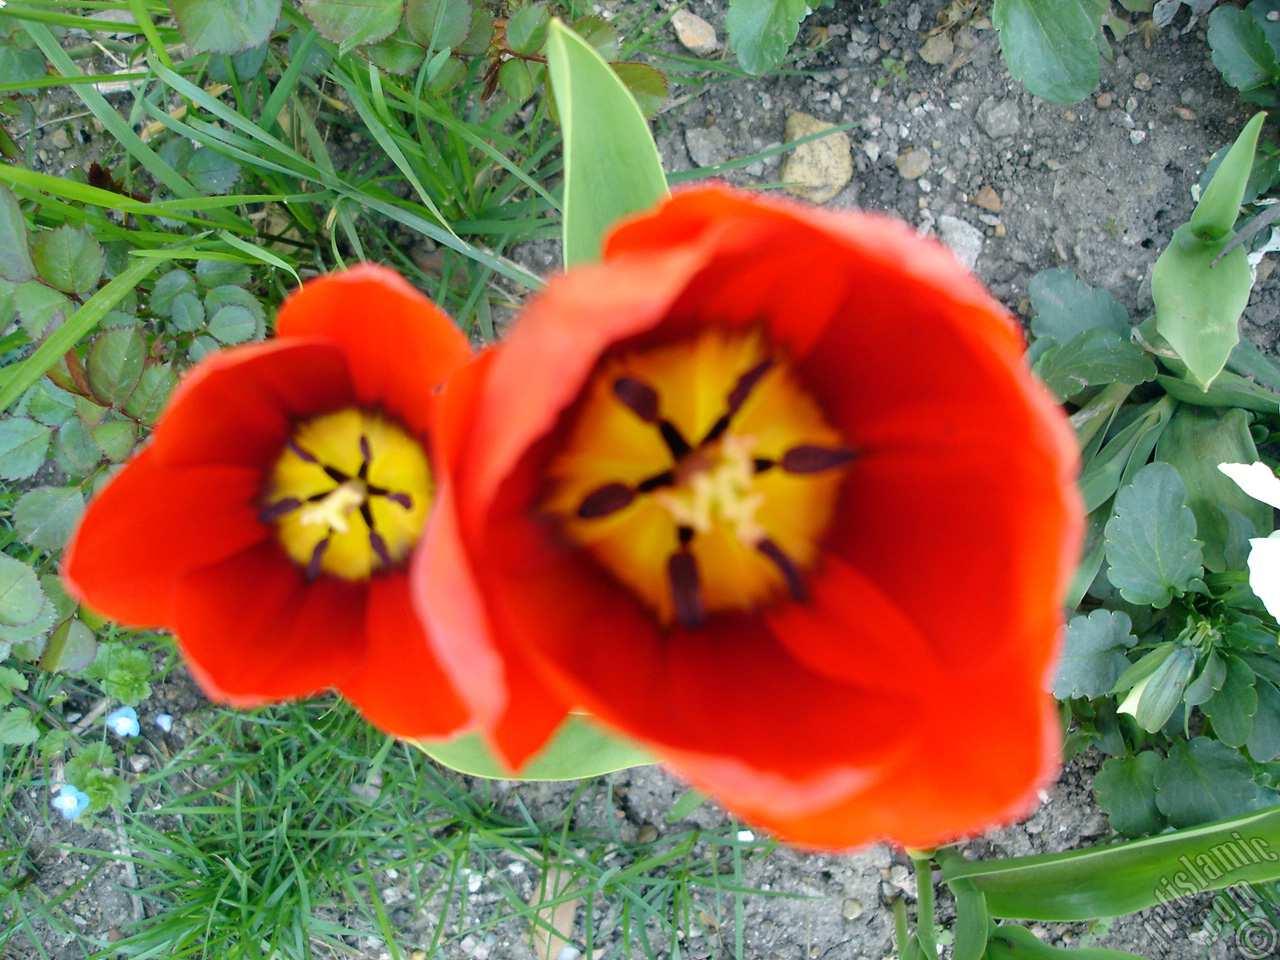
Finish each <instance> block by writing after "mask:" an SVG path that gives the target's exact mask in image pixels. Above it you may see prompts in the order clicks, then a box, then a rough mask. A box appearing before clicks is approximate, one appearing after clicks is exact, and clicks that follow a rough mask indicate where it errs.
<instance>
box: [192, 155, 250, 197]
mask: <svg viewBox="0 0 1280 960" xmlns="http://www.w3.org/2000/svg"><path fill="white" fill-rule="evenodd" d="M187 179H188V180H189V181H191V185H192V186H193V187H195V188H196V189H197V190H199V191H200V192H201V193H210V194H216V195H219V196H220V195H222V194H224V193H226V192H227V191H228V190H230V189H231V188H232V186H234V185H235V182H236V181H237V180H239V179H240V164H238V163H236V162H235V161H234V160H232V159H231V158H230V157H226V156H223V155H222V154H220V153H218V152H217V151H216V150H211V149H209V148H208V147H201V148H200V149H198V150H197V151H196V152H195V153H194V154H193V155H192V157H191V162H190V163H188V164H187Z"/></svg>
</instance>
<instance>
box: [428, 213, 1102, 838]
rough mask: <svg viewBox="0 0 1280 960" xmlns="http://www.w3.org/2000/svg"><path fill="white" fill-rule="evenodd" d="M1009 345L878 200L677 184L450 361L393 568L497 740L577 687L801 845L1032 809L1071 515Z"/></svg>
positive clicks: (1047, 745)
mask: <svg viewBox="0 0 1280 960" xmlns="http://www.w3.org/2000/svg"><path fill="white" fill-rule="evenodd" d="M1023 347H1024V344H1023V340H1022V337H1021V335H1020V333H1019V330H1018V327H1017V326H1016V324H1015V322H1014V321H1013V320H1012V319H1011V318H1010V316H1009V315H1008V314H1007V313H1006V312H1005V311H1004V310H1003V309H1002V308H1001V307H1000V306H999V305H998V304H997V303H996V302H995V301H993V300H992V298H991V297H990V295H989V294H987V293H986V292H985V291H984V290H983V288H982V287H981V286H980V285H979V283H978V282H977V281H976V280H975V279H974V278H973V277H972V276H971V275H970V274H969V273H968V272H966V271H965V270H964V269H963V268H962V267H961V266H959V265H958V264H957V262H956V261H955V259H954V258H953V257H952V256H951V255H950V254H949V253H948V252H947V251H946V250H944V249H943V248H942V247H941V246H939V245H938V244H936V243H935V242H933V241H930V240H925V239H922V238H920V237H918V236H917V235H915V234H914V233H913V232H911V231H910V230H909V229H908V228H907V227H905V226H903V225H900V224H898V223H895V222H893V221H890V220H889V219H887V218H885V217H881V216H875V215H870V214H855V213H831V212H825V211H820V210H816V209H813V208H810V207H803V206H800V205H796V204H790V203H783V202H780V201H771V200H763V199H752V198H748V197H746V196H744V195H741V194H737V193H733V192H730V191H727V190H723V189H700V190H690V191H687V192H683V193H679V194H677V195H676V196H675V198H674V199H672V200H670V201H669V202H667V203H666V204H665V205H663V206H662V207H660V208H659V209H658V210H657V211H656V212H654V213H651V214H648V215H645V216H642V217H639V218H637V219H633V220H631V221H629V222H627V223H626V224H624V225H623V226H621V227H620V228H619V229H617V230H616V231H615V232H614V233H613V234H612V235H611V237H610V238H609V239H608V241H607V244H606V251H605V256H604V261H603V263H601V264H598V265H594V266H590V267H585V268H582V269H576V270H574V271H571V272H569V273H568V274H565V275H563V276H560V277H558V278H556V279H554V280H552V282H551V283H550V285H549V286H548V288H547V290H546V291H545V293H544V294H542V295H541V296H540V297H539V298H537V299H536V300H535V301H534V302H533V303H532V305H531V306H530V307H529V309H528V311H527V312H526V314H525V315H524V316H523V317H522V318H521V319H520V320H519V321H517V323H516V324H515V326H514V329H513V330H512V332H511V334H510V336H509V337H508V340H507V342H506V343H505V344H504V345H503V346H502V347H501V348H499V350H498V351H497V352H496V353H494V354H491V355H489V356H487V357H485V358H484V360H483V361H481V362H480V363H478V364H476V365H473V366H472V367H469V368H467V369H466V370H464V371H463V372H462V373H460V374H459V375H458V376H456V377H455V378H454V379H453V381H452V382H451V385H450V387H449V388H448V392H447V394H446V399H445V406H446V408H448V411H449V412H447V413H446V414H445V420H446V426H445V427H444V428H443V431H442V450H443V454H442V456H443V458H444V461H445V462H446V463H447V469H448V470H449V471H450V472H451V473H452V475H453V485H452V490H451V493H450V494H449V496H456V497H457V498H458V501H457V513H456V515H455V514H454V512H453V510H452V509H451V510H449V511H446V512H445V514H444V516H445V517H446V521H445V522H448V523H450V524H453V523H455V522H456V523H457V524H458V525H459V527H458V531H457V532H458V534H459V536H457V537H454V536H451V537H441V538H439V539H438V540H437V541H435V542H433V543H432V544H428V545H426V547H425V549H424V551H423V553H422V554H421V555H420V557H419V559H418V560H417V561H415V563H416V564H418V568H417V569H415V571H414V573H415V581H414V587H415V597H416V599H417V601H418V609H419V611H420V612H421V613H422V615H423V616H424V618H425V620H426V622H427V623H428V625H429V627H430V631H429V632H430V633H431V635H432V638H433V642H434V643H435V644H436V645H437V649H438V650H439V653H440V656H441V659H442V661H443V662H444V663H445V665H446V667H447V668H448V669H449V670H450V672H451V674H452V676H453V677H454V680H455V682H456V683H457V684H458V688H459V690H460V692H461V694H462V696H463V697H464V699H465V700H466V701H467V702H468V704H469V705H470V707H471V709H472V710H473V711H474V712H475V713H476V715H477V717H478V718H480V720H481V722H482V723H483V725H484V727H485V728H486V729H487V731H488V735H489V737H490V740H491V742H492V744H493V746H494V747H495V749H496V750H497V751H498V753H499V754H500V755H501V756H502V757H504V758H505V759H506V760H507V762H509V763H510V764H511V765H512V766H513V768H517V770H518V767H519V765H520V764H521V763H522V762H523V761H524V760H526V759H527V758H528V757H529V756H531V755H532V754H533V753H534V752H535V751H536V750H537V749H538V748H539V747H540V746H541V745H542V744H543V743H544V742H545V741H546V739H547V737H548V735H549V733H550V732H551V731H552V730H553V729H554V728H555V727H556V725H557V724H558V723H559V722H560V721H561V720H562V719H563V718H564V716H565V714H566V712H567V711H569V710H571V709H585V710H586V711H587V712H589V713H590V714H593V715H594V716H595V717H597V718H599V719H600V720H601V721H603V722H604V723H605V724H606V725H608V726H609V727H612V728H614V729H615V730H617V731H620V732H621V733H623V734H625V735H627V736H630V737H632V738H634V739H636V740H638V741H640V742H642V743H643V744H645V745H647V746H649V747H650V748H651V749H652V750H653V751H654V752H655V753H656V754H658V755H659V756H661V757H663V758H664V759H666V760H667V761H668V762H669V764H670V766H672V767H673V768H674V769H675V770H676V771H677V772H678V773H680V774H682V775H683V776H684V777H686V778H687V779H688V780H689V781H691V782H692V783H693V784H694V785H696V786H698V787H699V788H701V789H704V790H707V791H709V792H711V793H713V794H714V795H716V796H717V797H718V798H719V799H720V800H721V801H722V802H723V803H724V804H725V805H726V806H727V807H728V808H729V809H730V810H733V811H735V812H737V813H740V814H741V815H743V816H744V817H746V818H747V819H749V820H752V821H754V822H756V823H758V824H760V825H762V826H764V827H766V828H769V829H771V830H773V831H775V832H777V833H778V834H779V835H781V836H782V837H783V838H784V839H788V840H791V841H794V842H797V843H800V844H802V845H808V846H815V847H831V848H842V847H849V846H854V845H857V844H860V843H864V842H867V841H870V840H873V839H877V838H886V839H890V840H893V841H897V842H900V843H903V844H906V845H911V846H929V845H934V844H937V843H939V842H941V841H943V840H946V839H950V838H954V837H957V836H959V835H962V834H966V833H970V832H973V831H976V830H979V829H982V828H984V827H986V826H989V825H991V824H993V823H995V822H998V821H1001V820H1007V819H1009V818H1012V817H1014V816H1017V815H1019V814H1021V813H1024V812H1025V811H1026V810H1027V809H1028V807H1029V805H1030V804H1031V803H1032V802H1033V798H1034V794H1035V791H1036V789H1037V788H1038V787H1039V786H1041V785H1042V784H1043V783H1044V782H1045V781H1046V779H1047V778H1049V777H1050V776H1051V774H1052V772H1053V771H1054V769H1055V766H1056V763H1057V759H1058V744H1059V734H1058V721H1057V719H1056V714H1055V711H1054V709H1053V704H1052V702H1051V700H1050V698H1049V696H1048V694H1047V693H1046V689H1047V683H1046V680H1047V677H1048V676H1049V674H1050V672H1051V670H1052V667H1053V660H1054V656H1055V652H1056V647H1057V642H1058V635H1059V630H1060V620H1061V610H1060V606H1059V604H1060V602H1061V597H1062V594H1063V592H1064V590H1065V586H1066V583H1067V580H1068V579H1069V576H1070V574H1071V572H1072V571H1073V569H1074V563H1075V560H1076V557H1077V550H1078V545H1079V540H1080V533H1081V528H1082V516H1081V508H1080V505H1079V503H1078V500H1077V496H1076V493H1075V487H1074V483H1073V477H1074V471H1075V466H1076V452H1075V443H1074V437H1073V435H1072V433H1071V431H1070V429H1069V426H1068V424H1067V422H1066V420H1065V418H1064V416H1063V415H1062V413H1061V412H1060V411H1059V410H1058V408H1057V407H1056V406H1055V404H1054V403H1053V401H1052V400H1051V399H1050V397H1049V395H1048V394H1047V392H1046V391H1045V390H1044V389H1043V388H1042V387H1041V385H1040V384H1039V383H1038V382H1037V381H1036V380H1035V379H1034V378H1033V377H1032V376H1031V375H1030V374H1029V373H1028V372H1027V369H1026V367H1025V363H1024V359H1023ZM441 570H448V571H450V572H451V574H450V576H447V577H441V576H439V572H440V571H441ZM418 574H421V575H420V576H419V575H418ZM473 578H474V580H473ZM516 775H517V776H518V772H517V774H516Z"/></svg>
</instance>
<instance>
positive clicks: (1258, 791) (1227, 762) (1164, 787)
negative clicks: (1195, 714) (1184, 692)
mask: <svg viewBox="0 0 1280 960" xmlns="http://www.w3.org/2000/svg"><path fill="white" fill-rule="evenodd" d="M1277 801H1280V795H1277V794H1276V792H1275V791H1274V790H1268V789H1266V788H1265V787H1261V786H1259V785H1258V784H1256V783H1254V781H1253V768H1252V767H1251V766H1250V765H1249V761H1248V760H1246V759H1245V758H1244V757H1242V756H1241V755H1240V754H1239V753H1237V752H1236V751H1235V750H1232V749H1231V748H1230V747H1228V746H1226V745H1225V744H1222V743H1219V742H1218V741H1216V740H1210V739H1209V738H1208V737H1196V738H1195V739H1194V740H1191V741H1190V742H1188V743H1179V742H1176V741H1175V742H1173V743H1171V744H1170V745H1169V753H1168V756H1166V757H1165V758H1164V759H1163V760H1162V761H1161V762H1160V768H1159V769H1158V770H1157V771H1156V803H1157V804H1158V805H1159V807H1160V812H1161V813H1163V814H1164V815H1165V816H1166V817H1168V818H1169V823H1170V825H1171V826H1174V827H1193V826H1195V825H1196V824H1200V823H1205V822H1207V821H1209V820H1215V819H1218V818H1221V817H1231V816H1236V815H1237V814H1241V813H1246V812H1248V811H1252V810H1260V809H1262V808H1263V807H1265V806H1267V805H1269V804H1273V803H1276V802H1277Z"/></svg>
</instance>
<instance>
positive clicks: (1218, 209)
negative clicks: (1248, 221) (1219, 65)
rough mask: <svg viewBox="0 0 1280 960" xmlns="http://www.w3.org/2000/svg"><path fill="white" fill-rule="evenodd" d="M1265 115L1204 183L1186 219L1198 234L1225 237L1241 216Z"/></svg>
mask: <svg viewBox="0 0 1280 960" xmlns="http://www.w3.org/2000/svg"><path fill="white" fill-rule="evenodd" d="M1266 119H1267V115H1266V114H1265V113H1257V114H1254V117H1253V119H1252V120H1250V121H1249V122H1248V123H1247V124H1245V128H1244V129H1243V130H1241V131H1240V136H1238V137H1236V142H1235V143H1233V144H1232V145H1231V149H1230V150H1228V151H1227V155H1226V156H1225V157H1223V158H1222V162H1221V163H1219V164H1218V169H1217V170H1216V171H1215V172H1214V174H1213V179H1212V180H1210V181H1209V185H1208V186H1207V187H1205V189H1204V193H1203V194H1201V196H1200V202H1199V203H1197V204H1196V208H1195V210H1194V211H1192V213H1191V219H1190V220H1189V221H1187V222H1188V224H1189V225H1190V226H1191V232H1192V233H1193V234H1195V236H1196V237H1197V238H1199V239H1201V240H1225V239H1227V238H1228V237H1230V236H1231V228H1232V227H1234V226H1235V222H1236V218H1237V217H1239V216H1240V204H1241V203H1242V202H1243V201H1244V191H1245V188H1246V187H1247V186H1248V184H1249V175H1250V173H1252V172H1253V155H1254V152H1255V151H1256V150H1257V146H1258V134H1259V133H1261V132H1262V123H1263V121H1264V120H1266ZM1161 332H1163V331H1161Z"/></svg>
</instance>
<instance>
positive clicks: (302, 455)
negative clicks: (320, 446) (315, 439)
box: [287, 437, 320, 463]
mask: <svg viewBox="0 0 1280 960" xmlns="http://www.w3.org/2000/svg"><path fill="white" fill-rule="evenodd" d="M287 446H288V447H289V449H290V450H291V451H293V455H294V456H295V457H297V458H298V459H299V460H303V461H305V462H307V463H319V462H320V461H319V460H317V459H316V458H315V457H314V456H313V455H312V454H311V453H309V452H308V451H306V450H304V449H302V445H301V444H299V443H298V441H297V440H295V439H294V438H293V437H290V438H289V443H288V444H287Z"/></svg>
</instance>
